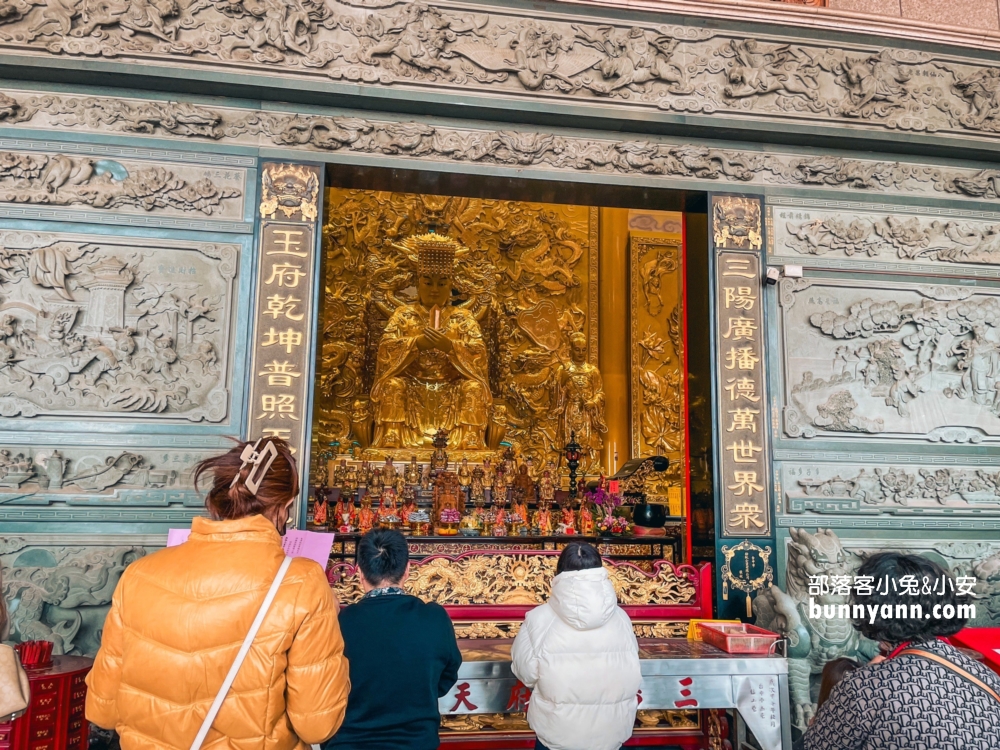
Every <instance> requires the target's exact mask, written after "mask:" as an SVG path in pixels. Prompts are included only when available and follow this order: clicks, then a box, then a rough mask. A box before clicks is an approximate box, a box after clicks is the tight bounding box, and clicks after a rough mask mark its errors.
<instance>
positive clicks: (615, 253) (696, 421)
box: [309, 166, 714, 567]
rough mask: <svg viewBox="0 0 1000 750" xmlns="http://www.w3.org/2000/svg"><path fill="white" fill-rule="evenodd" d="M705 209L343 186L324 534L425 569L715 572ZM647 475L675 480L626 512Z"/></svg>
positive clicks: (334, 252)
mask: <svg viewBox="0 0 1000 750" xmlns="http://www.w3.org/2000/svg"><path fill="white" fill-rule="evenodd" d="M705 206H706V196H705V194H703V193H685V192H682V191H668V190H651V189H648V188H630V187H608V186H602V185H592V184H585V183H567V182H555V181H541V180H512V179H506V178H491V177H485V176H481V175H467V174H461V173H454V172H447V173H446V172H431V171H407V170H387V169H372V168H365V167H344V166H337V167H335V168H330V170H329V171H328V174H327V184H326V189H325V201H324V213H323V246H322V251H323V258H322V266H321V279H322V284H321V285H320V295H319V318H318V327H317V352H318V357H317V363H316V378H315V381H314V383H313V393H312V403H313V413H312V450H311V455H312V457H313V467H312V469H313V470H312V472H311V481H312V483H313V485H314V489H313V492H312V493H311V496H312V500H311V504H310V514H309V518H310V522H311V524H312V525H313V526H317V525H320V526H324V527H325V528H333V529H338V530H340V531H341V538H342V539H345V540H347V539H349V538H352V537H353V535H354V534H356V533H359V532H363V531H364V530H366V529H367V528H369V527H371V526H372V525H378V524H381V525H390V526H396V525H398V526H399V527H400V528H401V529H403V530H404V531H405V532H409V533H411V534H412V536H414V537H415V539H414V542H415V543H416V541H417V540H416V538H420V539H426V540H432V539H433V540H432V541H427V542H426V544H425V545H424V546H425V547H426V551H427V552H433V551H439V552H440V551H447V550H448V549H449V547H448V543H449V542H452V540H453V543H455V544H457V543H459V542H460V540H461V543H462V545H463V547H462V548H463V549H470V548H471V547H470V546H469V545H473V544H474V546H475V548H476V549H481V548H485V547H484V545H495V546H496V547H497V548H503V549H505V548H513V549H529V548H533V546H539V548H542V549H558V547H559V544H560V542H559V540H560V538H563V537H565V538H567V539H568V538H569V537H570V536H572V535H576V536H582V537H586V538H594V539H596V540H598V541H600V542H601V543H602V544H603V545H604V548H603V549H602V552H605V553H606V554H609V555H610V556H612V557H618V558H621V559H630V560H634V561H635V562H636V563H637V564H640V565H642V566H643V567H648V566H649V565H650V564H651V563H652V562H653V561H654V560H656V559H669V560H671V561H673V562H692V561H699V560H711V559H713V557H714V547H713V545H714V530H713V529H714V515H713V513H714V509H713V500H712V497H713V494H712V466H711V452H712V442H711V411H710V410H711V388H710V348H709V347H710V344H709V339H710V335H709V324H710V314H709V312H710V311H709V284H708V279H709V269H708V251H707V232H706V217H705ZM443 454H447V462H448V463H447V471H446V472H444V473H443V474H441V476H442V477H444V479H443V480H438V481H435V479H434V477H435V476H436V475H438V474H439V473H440V469H441V468H442V467H441V466H440V461H441V460H442V455H443ZM653 456H662V457H664V458H666V459H667V462H668V463H667V468H666V470H665V471H657V472H653V473H652V474H651V475H650V476H648V477H646V478H645V479H644V480H643V481H642V482H641V484H642V489H643V492H644V495H645V500H646V501H647V502H646V503H644V504H643V507H641V508H639V507H630V506H629V504H628V503H629V502H630V501H629V498H630V497H632V498H633V499H634V496H635V495H634V492H633V493H632V494H631V495H630V494H629V493H625V492H624V490H623V487H622V486H618V485H619V484H621V483H619V482H614V481H612V480H613V477H614V476H615V475H616V473H619V472H621V471H622V470H623V467H627V466H629V465H631V464H630V460H631V459H636V458H649V457H653ZM646 469H648V466H647V467H646ZM644 471H645V469H644ZM324 483H325V485H326V486H325V487H323V486H322V485H323V484H324ZM452 485H453V486H452ZM636 486H638V485H636V483H635V482H632V484H631V485H630V487H631V489H632V490H634V489H635V487H636ZM317 489H318V490H319V492H318V494H317V491H316V490H317ZM317 497H318V498H319V499H320V501H321V502H320V504H319V506H317V502H316V499H317ZM623 498H624V499H625V501H626V505H625V506H622V507H617V503H619V502H621V500H622V499H623ZM355 501H356V502H355ZM317 507H318V511H319V515H320V517H319V518H318V519H317V517H316V513H317ZM442 513H443V515H442ZM614 518H619V519H622V520H620V521H617V522H616V521H614V520H613V519H614ZM318 522H321V523H318ZM615 524H617V526H616V525H615ZM473 540H474V541H473ZM414 546H415V547H416V548H417V549H420V545H419V544H415V545H411V547H414ZM349 549H350V548H349V546H344V547H343V552H344V554H345V555H348V554H349ZM455 549H456V550H457V549H458V548H457V547H455Z"/></svg>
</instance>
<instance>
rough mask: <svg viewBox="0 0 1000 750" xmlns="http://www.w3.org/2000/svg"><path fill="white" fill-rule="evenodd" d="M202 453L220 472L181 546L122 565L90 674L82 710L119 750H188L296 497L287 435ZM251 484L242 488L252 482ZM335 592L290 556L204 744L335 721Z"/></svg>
mask: <svg viewBox="0 0 1000 750" xmlns="http://www.w3.org/2000/svg"><path fill="white" fill-rule="evenodd" d="M261 442H262V443H263V444H262V445H259V447H260V448H261V451H260V453H257V454H255V457H258V458H259V457H260V456H261V455H263V454H264V453H265V452H266V453H268V454H270V450H266V451H265V449H267V443H268V442H270V443H273V444H274V447H275V449H276V451H277V455H276V456H275V457H274V459H273V463H271V465H270V467H269V468H265V464H266V461H263V462H260V463H259V464H256V465H255V464H254V463H253V461H252V460H251V461H243V459H242V458H241V454H242V453H243V450H244V448H246V444H245V443H244V444H241V445H239V446H237V447H236V448H234V449H233V450H231V451H229V452H228V453H226V454H224V455H221V456H218V457H216V458H212V459H208V460H207V461H204V462H202V463H201V464H200V465H199V466H198V468H197V469H196V471H195V486H196V487H197V485H198V479H199V478H200V477H201V476H202V475H203V474H204V473H205V472H211V473H212V474H213V475H214V481H213V484H212V489H211V490H210V491H209V493H208V497H207V498H206V501H205V504H206V507H207V508H208V511H209V513H210V515H211V520H209V519H207V518H195V519H194V521H193V523H192V525H191V536H190V538H189V539H188V541H187V542H185V543H184V544H181V545H179V546H176V547H171V548H168V549H165V550H162V551H160V552H157V553H155V554H153V555H150V556H148V557H145V558H142V559H140V560H138V561H136V562H134V563H132V565H130V566H129V567H128V569H127V570H126V571H125V574H124V575H123V576H122V578H121V581H120V582H119V584H118V588H117V589H116V590H115V594H114V599H113V600H112V604H111V611H110V612H109V613H108V617H107V620H106V621H105V623H104V633H103V638H102V641H101V649H100V651H99V652H98V654H97V659H96V661H95V663H94V668H93V671H92V672H91V673H90V675H89V676H88V678H87V684H88V686H89V688H90V690H89V692H88V694H87V718H88V719H89V720H90V721H91V722H93V723H94V724H97V725H98V726H101V727H105V728H107V729H112V728H113V729H116V730H117V731H118V734H119V735H120V737H121V746H122V750H140V749H142V750H146V749H147V748H148V749H155V750H164V749H165V748H175V749H176V750H188V749H189V748H190V747H191V743H192V741H193V740H194V739H195V736H196V735H197V734H198V730H199V728H200V726H201V724H202V722H203V721H204V719H205V717H206V715H207V714H208V710H209V706H211V704H212V701H213V700H214V699H215V696H216V693H218V691H219V687H220V686H221V685H222V683H223V680H224V679H225V677H226V673H227V672H228V671H229V668H230V666H231V665H232V663H233V661H234V659H235V658H236V654H237V652H238V651H239V649H240V646H241V645H242V643H243V640H244V638H245V637H246V634H247V632H248V631H249V629H250V625H251V623H252V622H253V620H254V618H255V617H256V615H257V611H258V609H259V608H260V605H261V603H262V602H263V600H264V597H265V595H266V594H267V591H268V589H269V588H270V586H271V583H272V581H273V580H274V578H275V575H276V573H277V572H278V568H279V567H280V566H281V563H282V561H283V559H284V557H285V554H284V552H283V551H282V548H281V534H283V533H284V531H285V526H286V524H287V522H288V513H289V507H290V505H291V502H292V499H293V498H294V497H295V496H296V495H298V491H299V487H298V479H297V472H296V470H295V460H294V459H293V458H292V455H291V452H290V450H289V448H288V445H287V444H285V443H284V442H282V441H280V440H277V439H272V440H267V441H261ZM248 480H249V484H250V486H249V487H248ZM337 612H338V607H337V602H336V600H335V598H334V596H333V593H332V592H331V590H330V587H329V585H328V583H327V580H326V575H325V573H324V571H323V569H322V568H321V567H320V566H319V565H317V564H316V563H315V562H313V561H311V560H307V559H305V558H295V559H294V560H293V561H292V563H291V567H289V569H288V572H287V574H286V575H285V578H284V580H283V581H282V583H281V586H280V587H279V588H278V592H277V596H276V597H275V599H274V601H273V603H272V604H271V607H270V609H269V610H268V612H267V615H266V617H265V618H264V621H263V624H262V625H261V628H260V630H259V631H258V633H257V636H256V638H255V639H254V642H253V646H252V647H251V649H250V652H249V654H248V655H247V657H246V660H245V661H244V662H243V665H242V667H241V668H240V670H239V673H238V674H237V675H236V681H235V682H234V683H233V685H232V688H231V689H230V691H229V693H228V696H227V697H226V700H225V702H224V703H223V704H222V708H221V710H220V711H219V714H218V716H217V717H216V719H215V722H214V723H213V725H212V729H211V731H210V732H209V733H208V736H207V737H206V739H205V741H204V743H203V745H202V747H203V748H212V749H213V750H227V749H229V748H231V749H232V750H251V749H253V750H258V749H259V750H307V748H305V744H315V743H320V742H323V741H325V740H327V739H329V738H330V737H331V736H332V735H333V734H334V732H336V731H337V729H338V728H339V727H340V724H341V722H342V721H343V719H344V710H345V708H346V706H347V694H348V691H349V690H350V682H349V679H348V668H347V659H346V658H344V641H343V639H342V638H341V635H340V625H339V623H338V621H337Z"/></svg>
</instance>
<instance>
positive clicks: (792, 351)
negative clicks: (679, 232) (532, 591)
mask: <svg viewBox="0 0 1000 750" xmlns="http://www.w3.org/2000/svg"><path fill="white" fill-rule="evenodd" d="M779 304H780V310H781V312H780V322H781V344H780V346H781V351H782V358H783V366H784V372H783V377H784V384H783V387H784V435H785V436H786V437H789V438H812V437H816V436H819V435H822V436H828V437H856V436H858V435H866V436H868V435H885V436H886V437H893V438H897V439H898V438H903V439H908V440H921V441H929V442H933V443H975V444H978V443H993V442H996V441H997V438H998V436H1000V415H998V411H1000V400H998V398H997V396H998V390H997V388H996V387H995V386H996V384H997V383H998V382H1000V381H998V380H997V378H996V376H995V375H994V372H995V370H996V367H995V365H994V362H995V361H1000V359H998V358H1000V289H996V288H994V287H988V286H979V287H977V288H975V289H971V288H967V287H961V286H946V285H936V286H935V285H929V284H918V283H913V282H903V281H899V280H896V279H892V280H884V281H875V280H869V281H861V280H832V279H831V280H827V279H812V278H806V279H785V280H783V281H782V282H781V284H780V288H779Z"/></svg>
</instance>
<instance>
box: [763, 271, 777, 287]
mask: <svg viewBox="0 0 1000 750" xmlns="http://www.w3.org/2000/svg"><path fill="white" fill-rule="evenodd" d="M780 278H781V271H779V270H778V269H777V268H768V269H767V274H766V275H765V277H764V280H765V281H766V282H767V283H768V284H777V283H778V280H779V279H780Z"/></svg>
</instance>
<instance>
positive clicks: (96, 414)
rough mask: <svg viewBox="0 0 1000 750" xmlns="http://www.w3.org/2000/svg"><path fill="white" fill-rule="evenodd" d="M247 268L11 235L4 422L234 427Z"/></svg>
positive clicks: (1, 288) (56, 237)
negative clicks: (234, 379) (241, 272)
mask: <svg viewBox="0 0 1000 750" xmlns="http://www.w3.org/2000/svg"><path fill="white" fill-rule="evenodd" d="M238 257H239V247H238V246H237V245H229V244H211V243H194V242H191V243H182V242H176V241H170V240H156V241H151V240H147V239H142V240H138V239H130V238H127V237H102V236H94V235H85V234H68V233H58V234H57V233H45V232H22V231H0V416H3V417H87V418H88V419H93V418H108V417H111V418H114V417H125V416H127V417H128V418H129V419H130V420H133V421H137V422H147V423H148V422H152V421H163V420H172V421H175V422H176V421H184V422H188V421H190V422H198V421H207V422H221V421H223V420H224V419H225V418H226V417H227V415H228V413H229V397H230V390H229V382H228V374H229V370H230V360H231V357H232V353H231V346H232V328H233V314H234V309H233V306H234V283H233V281H234V278H235V276H236V269H237V261H238Z"/></svg>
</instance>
